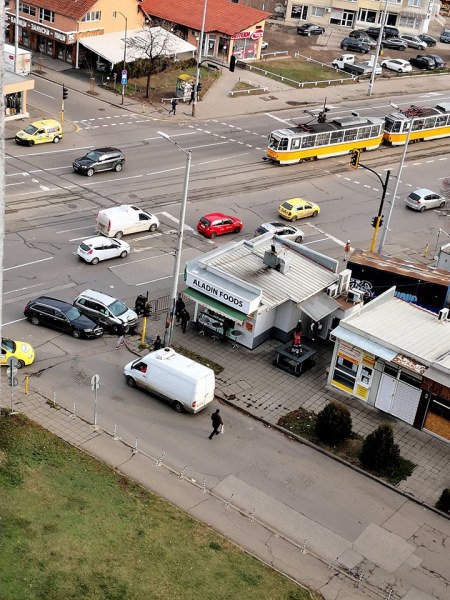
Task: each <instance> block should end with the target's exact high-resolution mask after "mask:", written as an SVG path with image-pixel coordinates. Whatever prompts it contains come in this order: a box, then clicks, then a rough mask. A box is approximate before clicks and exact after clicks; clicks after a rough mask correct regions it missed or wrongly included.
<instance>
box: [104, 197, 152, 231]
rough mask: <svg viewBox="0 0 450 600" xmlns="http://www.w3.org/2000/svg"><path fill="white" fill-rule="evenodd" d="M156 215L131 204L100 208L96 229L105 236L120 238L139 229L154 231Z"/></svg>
mask: <svg viewBox="0 0 450 600" xmlns="http://www.w3.org/2000/svg"><path fill="white" fill-rule="evenodd" d="M158 227H159V220H158V217H156V216H155V215H152V214H151V213H148V212H146V211H145V210H141V209H140V208H138V207H137V206H133V205H132V204H122V205H121V206H114V207H113V208H105V209H103V210H100V211H99V213H98V216H97V225H96V229H97V231H98V232H99V233H101V234H102V235H105V236H106V237H114V238H118V239H120V238H121V237H122V236H123V235H127V234H129V233H137V232H139V231H156V230H157V229H158Z"/></svg>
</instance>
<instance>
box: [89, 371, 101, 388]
mask: <svg viewBox="0 0 450 600" xmlns="http://www.w3.org/2000/svg"><path fill="white" fill-rule="evenodd" d="M99 385H100V375H92V377H91V390H92V391H95V390H98V388H99Z"/></svg>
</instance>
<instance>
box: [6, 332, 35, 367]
mask: <svg viewBox="0 0 450 600" xmlns="http://www.w3.org/2000/svg"><path fill="white" fill-rule="evenodd" d="M11 356H14V357H15V358H17V361H18V364H17V365H16V366H17V368H18V369H21V368H22V367H24V366H25V365H31V363H32V362H33V361H34V350H33V346H31V345H30V344H27V342H15V341H14V340H10V339H8V338H2V344H1V352H0V364H1V365H7V364H8V358H11Z"/></svg>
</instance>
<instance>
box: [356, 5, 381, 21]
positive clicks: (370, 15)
mask: <svg viewBox="0 0 450 600" xmlns="http://www.w3.org/2000/svg"><path fill="white" fill-rule="evenodd" d="M358 21H362V22H363V23H376V22H377V11H376V10H368V9H367V8H360V9H359V13H358Z"/></svg>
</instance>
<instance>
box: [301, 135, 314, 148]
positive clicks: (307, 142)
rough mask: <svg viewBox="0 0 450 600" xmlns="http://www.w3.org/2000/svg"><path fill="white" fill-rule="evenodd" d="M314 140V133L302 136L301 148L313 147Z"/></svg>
mask: <svg viewBox="0 0 450 600" xmlns="http://www.w3.org/2000/svg"><path fill="white" fill-rule="evenodd" d="M315 141H316V136H315V135H307V136H305V137H304V138H303V141H302V148H313V147H314V142H315Z"/></svg>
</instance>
